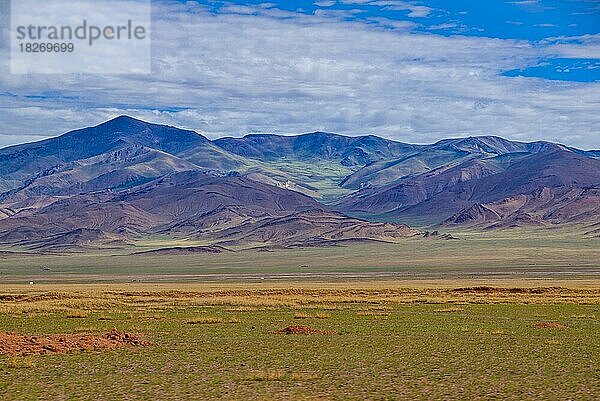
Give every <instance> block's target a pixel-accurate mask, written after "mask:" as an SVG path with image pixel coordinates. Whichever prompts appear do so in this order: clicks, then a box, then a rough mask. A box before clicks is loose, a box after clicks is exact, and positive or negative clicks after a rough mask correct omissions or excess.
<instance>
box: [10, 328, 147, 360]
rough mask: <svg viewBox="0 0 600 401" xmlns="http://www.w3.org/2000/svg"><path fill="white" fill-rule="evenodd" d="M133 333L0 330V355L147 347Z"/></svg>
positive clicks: (113, 331)
mask: <svg viewBox="0 0 600 401" xmlns="http://www.w3.org/2000/svg"><path fill="white" fill-rule="evenodd" d="M148 345H151V343H149V342H148V341H144V340H143V339H142V338H140V337H139V336H138V335H136V334H132V333H125V332H123V331H119V330H116V329H113V330H112V331H110V332H106V333H101V334H49V335H43V336H26V335H21V334H17V333H13V332H0V355H37V354H64V353H67V352H71V351H83V350H90V349H116V348H123V347H128V346H148Z"/></svg>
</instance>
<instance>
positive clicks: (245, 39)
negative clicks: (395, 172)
mask: <svg viewBox="0 0 600 401" xmlns="http://www.w3.org/2000/svg"><path fill="white" fill-rule="evenodd" d="M75 1H76V0H75ZM266 1H268V3H267V2H264V1H153V2H152V26H151V39H152V41H151V45H152V57H151V73H149V74H146V73H140V74H102V73H97V74H77V73H75V74H51V75H49V74H29V75H17V74H11V73H10V70H9V62H8V60H9V56H10V54H9V47H8V44H7V43H8V37H9V36H8V35H9V34H8V29H9V25H10V24H9V22H8V21H9V18H8V17H7V10H8V7H9V5H8V4H9V2H8V1H7V0H0V26H2V34H1V35H0V40H1V46H0V147H4V146H9V145H14V144H18V143H23V142H31V141H36V140H40V139H43V138H47V137H51V136H56V135H59V134H61V133H64V132H67V131H69V130H72V129H76V128H81V127H85V126H92V125H96V124H99V123H101V122H103V121H106V120H108V119H110V118H112V117H116V116H118V115H121V114H127V115H130V116H133V117H136V118H140V119H143V120H146V121H150V122H155V123H164V124H169V125H174V126H178V127H182V128H188V129H193V130H195V131H197V132H199V133H201V134H203V135H205V136H207V137H209V138H217V137H222V136H242V135H244V134H248V133H258V132H261V133H277V134H299V133H305V132H313V131H326V132H334V133H340V134H345V135H366V134H373V135H379V136H382V137H386V138H390V139H394V140H399V141H403V142H411V143H433V142H435V141H437V140H440V139H442V138H448V137H464V136H476V135H498V136H502V137H505V138H508V139H512V140H520V141H534V140H548V141H554V142H560V143H564V144H567V145H570V146H576V147H579V148H582V149H600V0H554V1H550V0H516V1H515V0H511V1H504V0H485V1H482V0H452V1H448V0H446V1H443V0H422V1H410V0H406V1H404V0H402V1H396V0H318V1H275V0H266ZM117 57H118V55H115V59H116V58H117Z"/></svg>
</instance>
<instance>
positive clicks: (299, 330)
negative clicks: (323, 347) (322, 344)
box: [271, 326, 337, 335]
mask: <svg viewBox="0 0 600 401" xmlns="http://www.w3.org/2000/svg"><path fill="white" fill-rule="evenodd" d="M271 334H331V335H333V334H337V332H336V331H328V330H318V329H313V328H312V327H308V326H288V327H286V328H284V329H281V330H276V331H272V332H271Z"/></svg>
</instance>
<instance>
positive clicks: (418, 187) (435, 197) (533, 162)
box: [337, 148, 600, 224]
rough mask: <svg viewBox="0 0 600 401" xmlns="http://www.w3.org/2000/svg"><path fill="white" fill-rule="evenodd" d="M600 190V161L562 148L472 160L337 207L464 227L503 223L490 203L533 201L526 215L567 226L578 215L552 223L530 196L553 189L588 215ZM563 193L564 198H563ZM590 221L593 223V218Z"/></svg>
mask: <svg viewBox="0 0 600 401" xmlns="http://www.w3.org/2000/svg"><path fill="white" fill-rule="evenodd" d="M550 149H552V148H550ZM598 186H600V160H597V159H593V158H590V157H587V156H584V155H582V154H578V153H575V152H572V151H570V150H563V149H561V148H557V149H556V150H549V151H544V152H540V153H534V154H530V155H527V156H523V155H522V154H519V156H518V157H511V158H510V159H508V161H507V158H506V155H502V156H496V157H491V158H487V159H468V160H466V161H463V162H461V163H458V164H457V165H450V166H444V167H440V168H437V169H435V170H433V171H431V172H427V173H423V174H420V175H417V176H414V177H409V178H406V179H403V180H400V181H399V182H397V183H392V184H389V185H386V186H383V187H379V188H378V187H375V188H366V189H363V190H362V191H359V192H357V193H355V194H353V195H351V196H349V197H346V198H344V199H342V200H341V201H340V202H339V203H338V205H337V208H338V209H339V210H342V211H345V212H351V213H361V214H377V215H380V216H381V215H383V216H385V217H386V218H388V219H390V218H393V219H397V220H403V219H404V220H408V221H412V222H416V221H420V222H421V223H423V224H433V223H436V222H440V221H443V220H446V219H448V218H450V220H447V223H448V222H453V223H455V224H461V223H464V222H467V221H476V222H487V221H490V220H491V219H499V218H500V219H502V218H504V217H502V216H504V215H498V216H495V217H494V215H495V214H497V208H496V207H494V206H492V205H490V203H493V202H508V200H507V199H509V198H514V197H522V196H525V197H527V196H530V198H531V199H530V200H529V202H528V203H527V205H525V204H523V205H521V206H526V209H524V210H527V211H528V213H530V214H532V213H534V214H535V213H538V214H540V216H541V217H540V219H542V220H544V219H545V220H544V221H546V220H547V221H548V222H552V221H553V222H555V223H559V222H561V223H565V222H569V221H572V220H575V215H576V214H571V215H570V217H568V216H566V217H565V218H563V219H554V220H552V219H551V217H552V216H551V215H550V214H548V213H542V212H541V210H538V209H539V208H541V205H538V204H537V203H536V202H535V201H534V200H535V199H536V198H535V196H533V195H530V194H534V193H536V191H544V190H546V189H548V190H550V191H551V192H552V193H553V194H555V195H557V196H556V197H552V199H554V200H556V203H559V199H560V202H566V201H567V200H568V196H574V198H573V199H572V201H573V202H572V203H571V205H570V207H572V208H575V207H577V205H579V206H580V207H581V209H582V211H584V210H587V203H588V202H589V201H590V198H591V199H592V200H594V199H595V200H596V201H598V202H600V198H596V195H597V192H594V191H592V192H586V191H588V190H590V189H592V188H595V187H598ZM559 193H560V194H562V195H561V196H558V194H559ZM580 193H586V196H585V197H584V198H585V199H584V198H581V197H580V195H576V194H580ZM565 196H567V198H565ZM536 205H537V206H536ZM545 210H546V209H545ZM548 210H549V209H548ZM536 211H537V212H536ZM513 212H514V211H513ZM451 216H452V217H451ZM554 216H556V215H554ZM586 216H588V215H587V214H586ZM580 217H582V216H580ZM588 217H589V218H590V219H592V218H594V216H593V215H589V216H588ZM596 218H598V216H596Z"/></svg>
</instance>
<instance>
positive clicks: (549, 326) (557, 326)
mask: <svg viewBox="0 0 600 401" xmlns="http://www.w3.org/2000/svg"><path fill="white" fill-rule="evenodd" d="M535 328H536V329H566V328H567V326H563V325H562V324H559V323H554V322H539V323H536V324H535Z"/></svg>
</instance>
